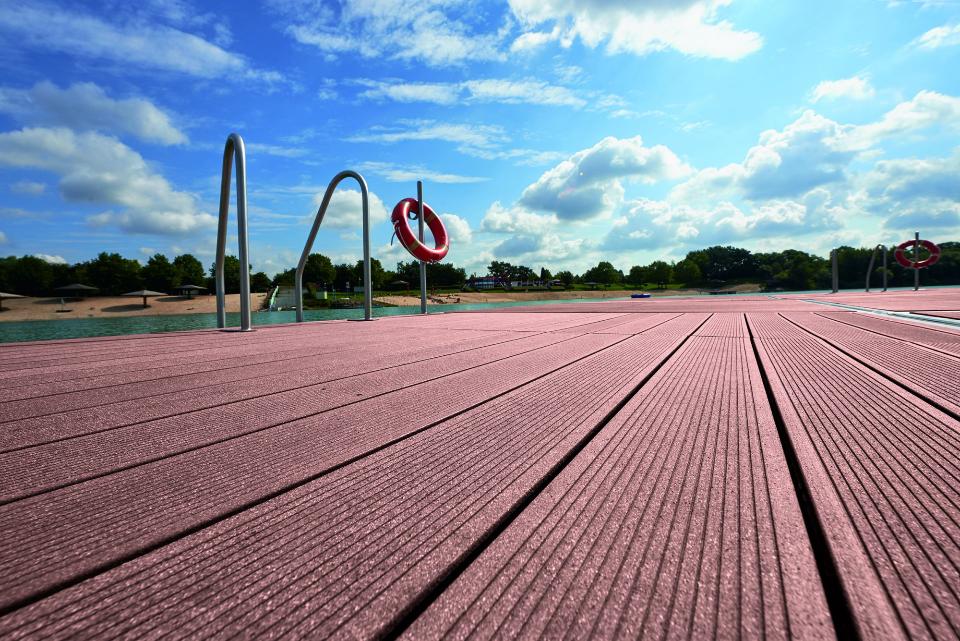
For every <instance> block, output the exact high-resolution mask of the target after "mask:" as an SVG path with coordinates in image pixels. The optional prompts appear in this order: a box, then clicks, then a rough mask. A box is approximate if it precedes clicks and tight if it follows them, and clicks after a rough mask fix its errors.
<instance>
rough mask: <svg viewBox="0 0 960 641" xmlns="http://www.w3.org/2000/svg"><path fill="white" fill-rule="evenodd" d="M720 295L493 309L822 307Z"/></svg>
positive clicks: (634, 310)
mask: <svg viewBox="0 0 960 641" xmlns="http://www.w3.org/2000/svg"><path fill="white" fill-rule="evenodd" d="M724 298H725V297H723V296H719V297H717V296H703V297H700V298H677V299H672V298H670V297H663V298H645V299H644V298H640V299H636V300H629V301H624V300H613V301H602V302H589V303H577V304H575V305H573V304H570V303H559V304H556V305H536V306H532V305H531V306H527V307H509V308H504V309H500V310H497V311H498V312H499V313H501V314H542V313H545V312H559V311H562V310H568V311H571V312H576V313H580V314H598V313H611V314H613V313H621V314H643V313H650V312H654V313H677V312H680V313H682V312H703V311H706V312H719V313H743V312H765V311H784V312H788V311H789V312H803V311H807V312H813V311H817V310H819V309H821V308H822V306H821V305H817V304H816V303H808V302H806V301H803V300H777V299H773V298H769V297H747V296H730V297H729V298H730V299H729V300H723V299H724ZM468 313H469V314H473V315H479V314H483V313H484V312H482V311H476V312H468Z"/></svg>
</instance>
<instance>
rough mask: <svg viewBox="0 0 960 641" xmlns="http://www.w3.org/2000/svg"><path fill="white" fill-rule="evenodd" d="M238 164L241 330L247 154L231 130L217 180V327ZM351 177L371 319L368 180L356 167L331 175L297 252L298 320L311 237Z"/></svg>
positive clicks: (246, 283)
mask: <svg viewBox="0 0 960 641" xmlns="http://www.w3.org/2000/svg"><path fill="white" fill-rule="evenodd" d="M234 161H236V166H237V240H238V242H239V245H240V248H239V251H238V253H239V261H240V330H241V331H244V332H249V331H250V330H252V329H253V327H252V324H251V319H250V263H249V262H248V258H247V257H248V254H249V251H248V249H249V247H248V245H249V243H248V240H247V154H246V149H245V147H244V145H243V138H241V137H240V134H237V133H232V134H230V135H229V136H228V137H227V142H226V144H225V145H224V148H223V173H222V176H221V180H220V217H219V220H218V224H217V258H216V263H215V268H214V273H215V280H216V287H217V327H220V328H224V327H226V325H227V315H226V295H225V287H224V261H225V259H226V248H227V218H228V215H229V213H230V177H231V175H232V174H233V163H234ZM347 178H353V179H354V180H356V181H357V183H359V185H360V196H361V199H362V204H363V318H364V320H373V290H372V284H371V277H370V198H369V196H368V190H367V181H366V180H364V179H363V176H361V175H360V174H358V173H357V172H355V171H350V170H347V171H341V172H340V173H339V174H337V175H336V176H334V177H333V180H331V181H330V184H329V185H328V186H327V191H326V193H325V194H324V195H323V201H322V202H321V203H320V208H319V209H318V210H317V215H316V218H315V219H314V221H313V227H312V228H311V229H310V235H309V236H308V237H307V244H306V245H305V246H304V248H303V254H301V255H300V262H299V263H298V264H297V274H296V281H295V285H294V291H295V295H296V300H297V322H298V323H302V322H303V270H304V267H306V265H307V258H309V256H310V250H311V249H312V248H313V241H314V240H316V238H317V231H318V230H319V229H320V223H322V222H323V217H324V215H325V214H326V213H327V207H329V206H330V199H331V198H332V197H333V192H334V191H335V190H336V188H337V185H339V184H340V183H341V182H342V181H343V180H345V179H347Z"/></svg>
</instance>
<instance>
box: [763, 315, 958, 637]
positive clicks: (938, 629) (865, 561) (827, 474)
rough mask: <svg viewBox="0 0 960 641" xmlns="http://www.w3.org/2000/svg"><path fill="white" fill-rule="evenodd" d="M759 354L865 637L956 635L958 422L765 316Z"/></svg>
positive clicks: (821, 343)
mask: <svg viewBox="0 0 960 641" xmlns="http://www.w3.org/2000/svg"><path fill="white" fill-rule="evenodd" d="M748 319H749V322H750V325H751V327H752V329H753V333H754V335H755V336H756V338H757V349H758V352H759V354H760V358H761V362H762V364H763V367H764V369H765V370H766V371H767V373H768V375H769V378H770V385H771V388H772V391H773V394H774V397H775V398H776V400H777V404H778V406H779V408H780V411H781V413H782V416H783V420H784V423H785V426H786V430H787V432H788V433H789V435H790V440H791V442H792V443H793V446H794V448H795V450H796V453H797V458H798V460H799V464H800V467H801V469H802V471H803V474H804V477H805V479H806V484H807V486H808V488H809V491H810V494H811V497H812V501H813V506H814V508H815V510H816V513H817V515H818V518H819V520H820V522H821V523H822V525H823V531H824V533H825V536H826V539H827V544H828V545H829V547H830V551H831V553H832V556H833V558H834V559H835V562H836V565H837V569H838V572H839V575H840V578H841V581H842V583H843V588H844V591H845V593H846V595H847V598H848V599H849V601H850V604H851V608H852V610H853V614H854V615H855V617H856V621H857V624H858V626H859V627H860V632H861V636H862V637H863V638H865V639H891V638H903V637H909V638H914V639H928V638H936V639H956V638H957V635H958V633H960V601H958V591H960V570H958V568H960V490H958V487H960V485H958V481H960V423H958V422H957V421H955V420H954V419H952V418H950V417H949V416H947V415H945V414H943V413H942V412H939V411H938V410H936V409H935V408H933V407H931V406H930V405H928V404H926V403H924V402H923V401H921V400H919V399H918V398H916V397H915V396H913V395H912V394H909V393H908V392H906V391H904V390H903V389H901V388H900V387H898V386H897V385H895V384H893V383H891V382H889V381H887V380H886V379H884V378H883V377H881V376H879V375H878V374H875V373H874V372H871V371H870V370H868V369H867V368H865V367H863V366H862V365H860V364H858V363H856V362H855V361H853V360H852V359H850V358H848V357H847V356H844V355H843V354H841V353H840V352H838V351H837V350H836V349H834V348H832V347H830V346H829V345H827V344H826V343H825V342H824V341H822V340H820V339H818V338H816V337H814V336H811V335H810V334H808V333H806V332H805V331H803V330H802V329H800V328H799V327H797V326H795V325H793V324H791V323H789V322H788V321H786V320H785V319H783V318H781V317H779V316H775V315H749V316H748Z"/></svg>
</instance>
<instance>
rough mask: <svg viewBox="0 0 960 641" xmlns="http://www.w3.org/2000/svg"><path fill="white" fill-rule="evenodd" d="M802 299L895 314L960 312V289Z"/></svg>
mask: <svg viewBox="0 0 960 641" xmlns="http://www.w3.org/2000/svg"><path fill="white" fill-rule="evenodd" d="M797 296H798V297H801V298H809V299H813V300H822V301H825V302H831V303H843V304H846V305H856V306H858V307H869V308H871V309H883V310H887V311H894V312H910V311H922V310H926V309H929V310H960V287H951V288H946V289H924V290H920V291H919V292H915V291H913V290H907V291H896V292H869V293H868V292H840V293H838V294H817V295H810V294H799V295H797Z"/></svg>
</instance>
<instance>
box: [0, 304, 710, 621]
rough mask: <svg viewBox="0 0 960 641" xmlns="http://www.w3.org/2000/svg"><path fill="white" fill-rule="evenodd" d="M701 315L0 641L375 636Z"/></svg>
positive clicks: (435, 431)
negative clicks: (573, 394) (34, 639)
mask: <svg viewBox="0 0 960 641" xmlns="http://www.w3.org/2000/svg"><path fill="white" fill-rule="evenodd" d="M704 318H705V315H688V316H686V317H684V318H682V319H679V320H678V321H676V322H673V323H667V324H665V325H661V326H659V327H657V328H654V329H653V330H651V331H649V332H646V333H644V334H640V335H636V336H626V337H624V336H619V337H607V340H608V343H607V347H606V348H605V349H602V350H600V351H596V352H594V353H592V354H590V355H584V356H583V358H580V359H577V360H575V361H573V362H571V363H570V364H569V365H567V366H566V367H564V368H562V369H560V370H558V371H555V372H553V373H551V374H549V375H548V376H545V377H544V378H541V379H539V380H537V381H535V382H531V383H528V384H527V385H525V386H523V387H520V388H518V389H516V390H514V391H512V392H510V393H508V394H506V395H504V396H501V397H498V398H494V399H492V400H490V401H488V402H487V403H484V404H482V405H480V406H478V407H476V408H474V409H472V410H470V411H469V412H467V413H465V414H462V415H460V416H457V417H456V418H452V419H449V420H446V421H444V422H442V423H440V424H439V425H437V426H435V427H434V428H432V429H430V430H428V431H425V432H421V433H419V434H417V435H415V436H413V437H411V438H409V439H406V440H404V441H401V442H399V443H397V444H395V445H393V446H391V447H389V448H387V449H384V450H382V451H380V452H377V453H375V454H372V455H371V456H368V457H365V458H363V459H361V460H359V461H357V462H355V463H353V464H352V465H350V466H348V467H346V468H343V469H340V470H337V471H335V472H333V473H331V474H328V475H324V476H322V477H320V478H318V479H316V480H314V481H312V482H310V483H308V484H306V485H304V486H302V487H300V488H297V489H295V490H293V491H290V492H287V493H284V494H282V495H280V496H277V497H276V498H274V499H272V500H270V501H267V502H265V503H262V504H260V505H258V506H256V507H254V508H252V509H250V510H247V511H245V512H242V513H240V514H238V515H236V516H234V517H232V518H230V519H228V520H225V521H222V522H220V523H218V524H216V525H214V526H212V527H209V528H206V529H204V530H201V531H199V532H197V533H195V534H192V535H190V536H188V537H185V538H183V539H181V540H178V541H176V542H174V543H172V544H170V545H168V546H165V547H163V548H161V549H159V550H157V551H155V552H153V553H151V554H148V555H146V556H143V557H141V558H138V559H136V560H134V561H132V562H130V563H127V564H124V565H122V566H119V567H117V568H115V569H113V570H111V571H109V572H106V573H104V574H102V575H100V576H97V577H94V578H91V579H88V580H86V581H84V582H82V583H80V584H78V585H76V586H74V587H72V588H69V589H67V590H64V591H62V592H60V593H57V594H55V595H53V596H51V597H49V598H46V599H44V600H41V601H39V602H37V603H35V604H32V605H29V606H27V607H25V608H22V609H21V610H19V611H17V612H15V613H13V614H11V615H9V616H8V617H6V618H5V619H3V620H2V621H0V635H3V636H6V637H9V638H11V639H16V638H30V637H31V636H35V635H37V636H39V635H43V636H45V637H48V638H65V637H73V638H94V637H95V638H113V637H115V636H120V635H124V636H127V637H137V638H145V637H153V636H157V637H159V636H172V637H177V638H185V637H217V638H227V637H230V636H233V635H244V636H255V635H258V634H259V635H265V636H274V637H282V636H290V637H312V638H358V637H359V638H370V637H374V636H377V635H378V634H381V633H383V632H385V631H388V630H389V629H391V627H392V626H393V625H395V623H396V621H397V620H398V619H400V618H401V617H402V616H403V614H404V612H405V610H406V609H407V608H409V607H410V606H411V605H412V604H413V603H414V602H415V601H416V600H417V599H419V598H422V597H423V596H424V593H425V592H427V591H428V590H429V589H430V588H431V586H433V585H435V584H436V583H437V582H438V581H440V580H441V579H442V577H443V576H444V575H445V574H446V573H447V572H448V571H449V569H450V567H451V566H453V565H455V564H457V563H459V562H460V561H461V559H462V558H463V556H464V555H465V554H467V553H468V552H469V551H470V549H471V547H472V546H473V545H475V544H476V541H477V540H478V538H479V537H481V536H482V535H483V534H484V532H487V531H489V530H490V529H491V528H494V527H495V526H496V525H497V523H498V522H499V521H500V520H501V519H503V518H504V517H505V516H506V515H507V514H508V513H509V512H510V511H511V509H513V508H514V506H515V505H517V503H518V501H522V500H523V498H524V497H525V495H526V494H527V493H529V492H530V491H531V490H532V489H533V488H534V487H535V486H536V485H537V484H538V482H540V481H542V480H543V479H544V478H545V477H546V475H547V474H549V473H550V471H551V469H552V468H553V467H554V466H555V465H557V464H558V463H559V462H561V461H562V460H563V459H564V457H565V456H567V454H568V453H569V452H570V451H571V450H572V448H574V447H575V446H577V444H578V443H580V442H581V441H583V440H584V439H586V438H587V437H588V436H589V435H590V433H591V431H592V430H593V428H594V427H595V426H597V425H598V424H599V423H600V421H602V420H603V419H604V418H605V417H606V416H607V415H608V414H610V413H611V412H612V411H613V410H615V409H616V407H617V405H618V404H619V403H620V402H622V400H623V399H624V398H625V397H626V396H627V395H628V394H629V393H631V392H632V391H633V389H635V388H636V386H638V385H639V384H640V383H641V382H642V381H643V379H644V378H645V377H646V376H647V375H648V373H649V372H651V371H652V370H653V368H654V367H655V366H656V365H657V364H658V363H659V362H660V361H662V360H663V359H664V358H665V357H667V355H668V354H669V353H670V352H671V351H672V350H673V349H674V348H675V347H676V346H677V345H679V344H680V343H681V342H682V341H683V340H684V338H685V337H686V336H687V335H689V334H690V333H691V332H692V331H693V330H694V329H695V328H696V327H697V325H698V324H699V323H700V322H702V321H703V320H704ZM593 338H594V339H596V337H593ZM571 389H576V390H577V392H578V393H577V396H576V402H573V403H571V402H570V401H571V400H572V399H571V395H570V390H571Z"/></svg>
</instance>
